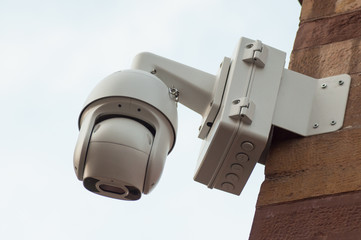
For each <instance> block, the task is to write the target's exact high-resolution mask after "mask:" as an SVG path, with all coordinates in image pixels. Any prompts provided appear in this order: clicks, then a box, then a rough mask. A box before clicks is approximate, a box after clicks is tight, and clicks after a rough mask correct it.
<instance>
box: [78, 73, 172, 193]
mask: <svg viewBox="0 0 361 240" xmlns="http://www.w3.org/2000/svg"><path fill="white" fill-rule="evenodd" d="M79 128H80V133H79V137H78V141H77V144H76V148H75V152H74V170H75V172H76V175H77V177H78V179H79V180H82V181H83V185H84V187H85V188H86V189H88V190H89V191H91V192H94V193H97V194H100V195H103V196H108V197H112V198H117V199H123V200H137V199H139V198H140V197H141V194H142V193H145V194H147V193H149V192H150V191H151V190H152V189H153V188H154V187H155V185H156V184H157V182H158V180H159V178H160V176H161V173H162V171H163V167H164V164H165V159H166V157H167V155H168V154H169V153H170V152H171V150H172V149H173V146H174V143H175V138H176V130H177V109H176V102H175V101H174V99H172V98H171V96H170V95H169V89H168V88H167V86H166V85H165V84H164V83H163V82H162V81H161V80H159V79H158V78H157V77H156V76H154V75H152V74H150V73H147V72H144V71H140V70H128V71H123V72H116V73H114V74H112V75H110V76H109V77H107V78H105V79H104V80H103V81H101V82H100V83H99V84H98V85H97V86H96V87H95V88H94V90H93V91H92V92H91V94H90V95H89V97H88V99H87V100H86V103H85V107H84V108H83V110H82V112H81V114H80V117H79Z"/></svg>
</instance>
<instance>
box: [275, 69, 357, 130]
mask: <svg viewBox="0 0 361 240" xmlns="http://www.w3.org/2000/svg"><path fill="white" fill-rule="evenodd" d="M350 82H351V78H350V76H349V75H347V74H342V75H337V76H332V77H328V78H321V79H315V78H312V77H308V76H306V75H303V74H300V73H297V72H293V71H291V70H287V69H284V72H283V75H282V80H281V85H280V89H279V93H278V98H277V104H276V109H275V112H274V117H273V124H274V125H275V126H278V127H281V128H284V129H286V130H289V131H291V132H294V133H297V134H300V135H302V136H311V135H315V134H322V133H327V132H332V131H336V130H338V129H340V128H341V127H342V125H343V119H344V115H345V110H346V103H347V98H348V92H349V88H350Z"/></svg>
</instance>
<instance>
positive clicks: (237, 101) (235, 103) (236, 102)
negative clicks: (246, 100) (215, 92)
mask: <svg viewBox="0 0 361 240" xmlns="http://www.w3.org/2000/svg"><path fill="white" fill-rule="evenodd" d="M240 102H241V100H239V99H236V100H234V101H233V102H232V103H233V104H234V105H237V104H238V103H240Z"/></svg>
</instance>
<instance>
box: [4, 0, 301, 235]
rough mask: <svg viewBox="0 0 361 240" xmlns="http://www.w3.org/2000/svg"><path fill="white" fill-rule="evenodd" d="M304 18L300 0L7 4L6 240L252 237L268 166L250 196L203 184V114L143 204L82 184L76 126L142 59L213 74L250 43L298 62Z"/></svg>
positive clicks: (188, 123) (190, 119) (184, 128)
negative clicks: (110, 78)
mask: <svg viewBox="0 0 361 240" xmlns="http://www.w3.org/2000/svg"><path fill="white" fill-rule="evenodd" d="M299 14H300V6H299V3H298V1H297V0H277V1H269V0H252V1H250V0H238V1H232V0H229V1H222V0H175V1H165V0H164V1H159V0H152V1H138V0H133V1H123V0H118V1H115V0H107V1H100V0H98V1H96V0H78V1H75V0H62V1H60V0H59V1H54V0H44V1H41V0H33V1H26V0H22V1H21V0H19V1H17V0H0V93H1V94H0V109H1V112H2V114H1V116H2V117H1V121H0V122H1V125H2V126H3V129H2V131H1V138H0V144H1V146H2V147H1V150H0V161H1V167H0V181H1V183H2V187H1V188H2V191H1V197H0V239H7V240H8V239H37V240H42V239H53V240H55V239H62V240H63V239H77V240H81V239H87V240H93V239H135V240H139V239H160V240H163V239H176V240H178V239H182V240H185V239H187V240H188V239H198V240H199V239H211V240H213V239H228V238H229V239H231V238H232V239H248V236H249V232H250V229H251V225H252V221H253V215H254V210H255V203H256V200H257V195H258V191H259V187H260V184H261V183H262V181H263V179H264V175H263V170H264V169H263V166H260V165H258V166H257V167H256V169H255V170H254V172H253V174H252V176H251V178H250V179H249V182H248V184H247V185H246V188H245V189H244V191H243V193H242V194H241V196H234V195H231V194H228V193H225V192H221V191H218V190H211V189H208V188H207V187H206V186H204V185H201V184H199V183H197V182H194V181H193V173H194V170H195V164H196V161H197V158H198V153H199V149H200V144H201V140H199V139H197V134H198V130H197V129H198V126H199V123H200V120H201V118H200V116H198V115H197V114H196V113H193V112H192V111H191V110H189V109H186V108H185V107H183V106H179V111H178V115H179V128H178V138H177V144H176V147H175V149H174V151H173V152H172V153H171V154H170V156H168V158H167V163H166V166H165V169H164V172H163V176H162V178H161V180H160V182H159V184H158V186H157V187H156V188H155V190H154V191H153V192H152V193H151V194H149V195H143V197H142V198H141V199H140V200H139V201H136V202H126V201H119V200H114V199H110V198H105V197H101V196H99V195H96V194H93V193H90V192H88V191H87V190H86V189H85V188H84V187H83V186H82V183H81V182H80V181H78V180H77V178H76V176H75V174H74V171H73V167H72V164H73V160H72V158H73V150H74V146H75V142H76V139H77V135H78V129H77V119H78V115H79V113H80V110H81V108H82V105H83V103H84V101H85V99H86V97H87V95H88V94H89V93H90V91H91V89H92V88H93V87H94V86H95V84H96V83H97V82H99V81H100V80H101V79H102V78H104V77H106V76H107V75H109V74H111V73H112V72H115V71H118V70H122V69H127V68H129V67H130V64H131V61H132V58H133V57H134V56H135V55H136V54H137V53H139V52H142V51H149V52H153V53H155V54H158V55H161V56H164V57H167V58H170V59H173V60H175V61H178V62H181V63H184V64H187V65H189V66H192V67H195V68H199V69H201V70H203V71H206V72H209V73H212V74H215V73H216V72H217V70H218V66H219V64H220V62H221V61H222V59H223V57H224V56H227V57H230V56H231V54H232V52H233V49H234V47H235V46H236V43H237V41H238V39H239V37H241V36H245V37H248V38H252V39H259V40H261V41H262V42H264V43H266V44H268V45H270V46H273V47H275V48H278V49H281V50H283V51H286V52H287V54H288V57H289V54H290V52H291V49H292V45H293V42H294V38H295V34H296V31H297V28H298V18H299ZM288 57H287V58H288Z"/></svg>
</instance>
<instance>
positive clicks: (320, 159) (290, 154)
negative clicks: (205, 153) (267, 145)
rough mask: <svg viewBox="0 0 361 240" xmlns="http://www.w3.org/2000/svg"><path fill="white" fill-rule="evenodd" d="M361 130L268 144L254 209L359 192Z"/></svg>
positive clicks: (360, 182)
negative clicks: (268, 153)
mask: <svg viewBox="0 0 361 240" xmlns="http://www.w3.org/2000/svg"><path fill="white" fill-rule="evenodd" d="M360 173H361V127H359V128H352V129H346V130H343V131H339V132H337V133H330V134H323V135H317V136H314V137H309V138H296V139H288V140H286V141H282V142H276V143H274V144H273V145H272V147H271V151H270V156H269V158H268V159H267V162H266V169H265V175H266V177H265V181H264V182H263V184H262V186H261V190H260V193H259V197H258V201H257V207H261V206H266V205H270V204H280V203H284V202H290V201H295V200H302V199H307V198H310V197H318V196H323V195H329V194H336V193H340V192H349V191H356V190H361V177H360Z"/></svg>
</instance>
